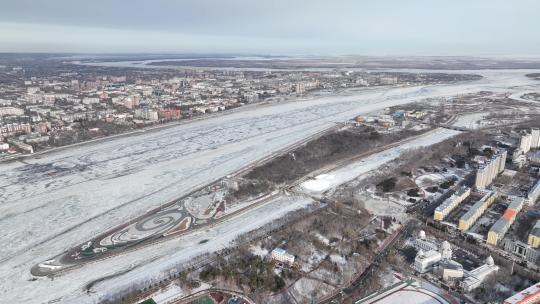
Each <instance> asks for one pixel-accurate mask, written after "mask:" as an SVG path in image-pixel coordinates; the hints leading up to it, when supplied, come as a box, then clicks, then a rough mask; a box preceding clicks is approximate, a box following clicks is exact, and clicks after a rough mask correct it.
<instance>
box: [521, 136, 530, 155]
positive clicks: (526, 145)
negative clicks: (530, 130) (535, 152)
mask: <svg viewBox="0 0 540 304" xmlns="http://www.w3.org/2000/svg"><path fill="white" fill-rule="evenodd" d="M531 143H532V135H531V134H525V135H522V136H521V139H520V141H519V149H520V150H522V151H523V153H527V152H529V151H530V150H531Z"/></svg>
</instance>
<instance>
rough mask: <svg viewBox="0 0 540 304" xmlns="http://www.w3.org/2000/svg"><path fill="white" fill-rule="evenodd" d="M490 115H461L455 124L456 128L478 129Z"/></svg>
mask: <svg viewBox="0 0 540 304" xmlns="http://www.w3.org/2000/svg"><path fill="white" fill-rule="evenodd" d="M487 114H488V113H471V114H467V115H460V116H459V117H458V119H457V120H456V121H455V122H454V123H453V126H455V127H461V128H467V129H471V130H472V129H478V128H480V127H481V126H482V119H483V118H484V117H485V116H486V115H487Z"/></svg>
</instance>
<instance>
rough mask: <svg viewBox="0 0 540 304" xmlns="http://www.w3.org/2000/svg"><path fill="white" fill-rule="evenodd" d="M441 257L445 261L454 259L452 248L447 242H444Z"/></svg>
mask: <svg viewBox="0 0 540 304" xmlns="http://www.w3.org/2000/svg"><path fill="white" fill-rule="evenodd" d="M441 256H442V258H443V259H451V258H452V246H450V243H448V242H447V241H444V242H442V244H441Z"/></svg>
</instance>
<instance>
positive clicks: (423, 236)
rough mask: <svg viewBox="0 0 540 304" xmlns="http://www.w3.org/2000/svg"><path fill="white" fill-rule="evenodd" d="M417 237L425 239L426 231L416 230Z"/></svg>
mask: <svg viewBox="0 0 540 304" xmlns="http://www.w3.org/2000/svg"><path fill="white" fill-rule="evenodd" d="M418 238H419V239H421V240H425V239H426V232H425V231H424V230H420V232H418Z"/></svg>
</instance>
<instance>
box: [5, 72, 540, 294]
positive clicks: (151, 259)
mask: <svg viewBox="0 0 540 304" xmlns="http://www.w3.org/2000/svg"><path fill="white" fill-rule="evenodd" d="M456 72H463V71H456ZM530 72H531V71H524V70H521V71H473V72H471V73H478V74H483V75H484V76H485V77H486V78H484V79H482V80H479V81H475V82H469V83H462V84H451V85H433V86H419V87H407V88H392V89H388V88H375V89H367V90H363V91H355V92H351V93H348V94H346V95H345V94H342V95H338V96H331V97H317V98H312V99H309V100H303V101H299V102H288V103H280V104H271V105H263V106H255V107H249V108H247V109H245V110H240V111H237V112H232V113H228V114H225V115H222V116H218V117H213V118H211V119H203V120H199V121H195V122H193V123H188V124H183V125H178V126H174V127H171V128H166V129H160V130H156V131H148V132H142V133H140V134H136V135H131V136H127V137H121V138H116V139H114V140H104V141H100V142H95V143H92V144H88V145H80V146H77V147H73V148H70V149H66V150H60V151H57V152H54V153H49V154H43V155H40V156H39V158H34V159H26V160H24V161H20V162H13V163H4V164H0V231H2V233H1V234H0V241H1V243H2V247H0V303H10V302H11V303H13V302H16V303H43V302H48V301H51V300H57V302H58V303H95V302H97V301H98V299H99V297H100V296H102V295H104V294H109V293H111V292H113V291H114V290H115V289H116V288H118V287H119V286H124V285H126V284H129V282H131V281H134V280H144V279H147V278H150V277H155V276H157V275H159V273H160V271H161V270H162V269H165V268H166V267H169V266H170V265H174V264H177V263H181V262H182V261H187V260H188V259H189V258H191V257H193V256H195V255H197V254H201V253H204V252H210V251H215V250H218V249H219V248H221V247H223V246H227V245H228V243H229V242H230V241H231V240H232V239H234V237H235V236H236V235H238V234H239V233H242V232H247V231H249V230H251V229H255V228H257V227H260V226H261V225H263V224H264V223H266V222H268V221H269V220H271V219H272V218H277V217H280V216H282V215H283V214H284V213H285V212H286V211H289V209H291V210H292V209H295V208H299V207H301V206H303V205H305V204H306V202H305V199H298V200H295V201H293V202H292V203H291V202H290V201H286V202H284V201H279V200H278V201H276V202H273V203H271V204H267V205H264V207H261V209H257V210H253V211H250V212H246V213H245V214H243V215H242V216H241V217H240V218H239V219H236V220H234V221H232V220H231V221H226V222H224V223H222V224H220V225H219V226H217V227H214V228H211V229H209V230H207V231H204V232H198V233H195V234H193V235H186V236H184V237H181V238H178V239H174V240H170V241H167V242H164V243H161V244H159V245H158V246H155V247H145V248H142V249H140V250H138V251H134V252H130V253H128V254H125V255H121V256H117V257H114V258H110V259H106V260H104V261H100V262H96V263H91V264H88V265H85V266H83V267H80V268H77V269H74V270H72V271H70V272H67V273H66V274H64V275H62V276H60V277H57V278H55V279H54V280H53V281H51V280H50V279H46V278H40V279H38V280H37V281H29V280H28V279H29V278H30V274H29V270H30V268H31V267H32V266H33V265H35V264H36V263H39V262H42V261H45V260H46V259H48V258H51V257H53V256H56V255H57V254H59V253H62V252H63V251H64V250H66V249H68V248H71V247H73V246H75V245H77V244H80V243H81V242H83V241H84V240H88V239H91V238H92V237H93V236H95V235H96V234H98V233H102V232H104V231H105V230H107V229H109V228H112V227H114V226H117V225H119V224H121V223H123V222H125V221H127V220H128V219H129V218H131V217H134V216H137V215H141V214H142V213H144V212H145V211H146V210H148V209H151V208H155V207H158V206H159V205H160V204H162V203H164V202H168V201H171V200H173V199H176V198H178V197H180V196H182V195H184V194H186V193H188V192H190V191H191V190H193V189H195V188H197V187H200V186H202V185H205V184H208V183H209V182H211V181H213V180H216V179H218V178H219V177H222V176H225V175H227V174H231V173H233V172H235V171H236V170H238V169H239V168H241V167H243V166H245V165H246V164H249V163H252V162H254V161H256V160H258V159H261V158H263V157H265V156H268V155H270V154H271V153H273V152H276V151H278V150H280V149H282V148H284V147H286V146H287V145H290V144H292V143H294V142H297V141H299V140H301V139H303V138H306V137H308V136H310V135H313V134H315V133H317V132H319V131H321V130H324V129H327V128H329V127H332V126H334V125H335V123H336V122H341V121H344V120H346V119H349V118H352V117H353V116H355V115H359V114H365V113H368V112H372V111H376V110H381V109H383V108H385V107H389V106H394V105H399V104H404V103H408V102H414V101H418V100H419V99H422V98H427V97H440V96H453V95H455V94H462V93H472V92H476V91H481V90H489V91H494V92H506V91H508V92H519V91H530V90H531V89H535V88H536V87H535V86H534V85H533V84H534V83H535V82H534V80H532V79H529V78H526V77H525V76H524V75H525V74H527V73H530ZM536 85H537V84H536ZM264 208H266V209H265V210H264V213H260V212H262V209H264ZM261 214H264V215H265V217H263V216H261ZM218 236H219V238H216V237H218ZM202 239H211V241H209V242H207V243H205V244H203V245H198V242H199V241H200V240H202ZM129 268H134V269H133V270H132V271H130V272H128V273H125V274H119V275H118V276H116V277H114V278H113V279H109V280H106V281H105V283H103V284H98V285H97V286H95V288H94V291H95V293H92V294H90V295H87V294H86V293H84V292H83V287H84V285H85V284H86V283H88V282H90V281H93V280H95V279H98V278H101V277H105V276H108V275H113V274H118V273H119V272H122V271H123V270H126V269H129Z"/></svg>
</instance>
